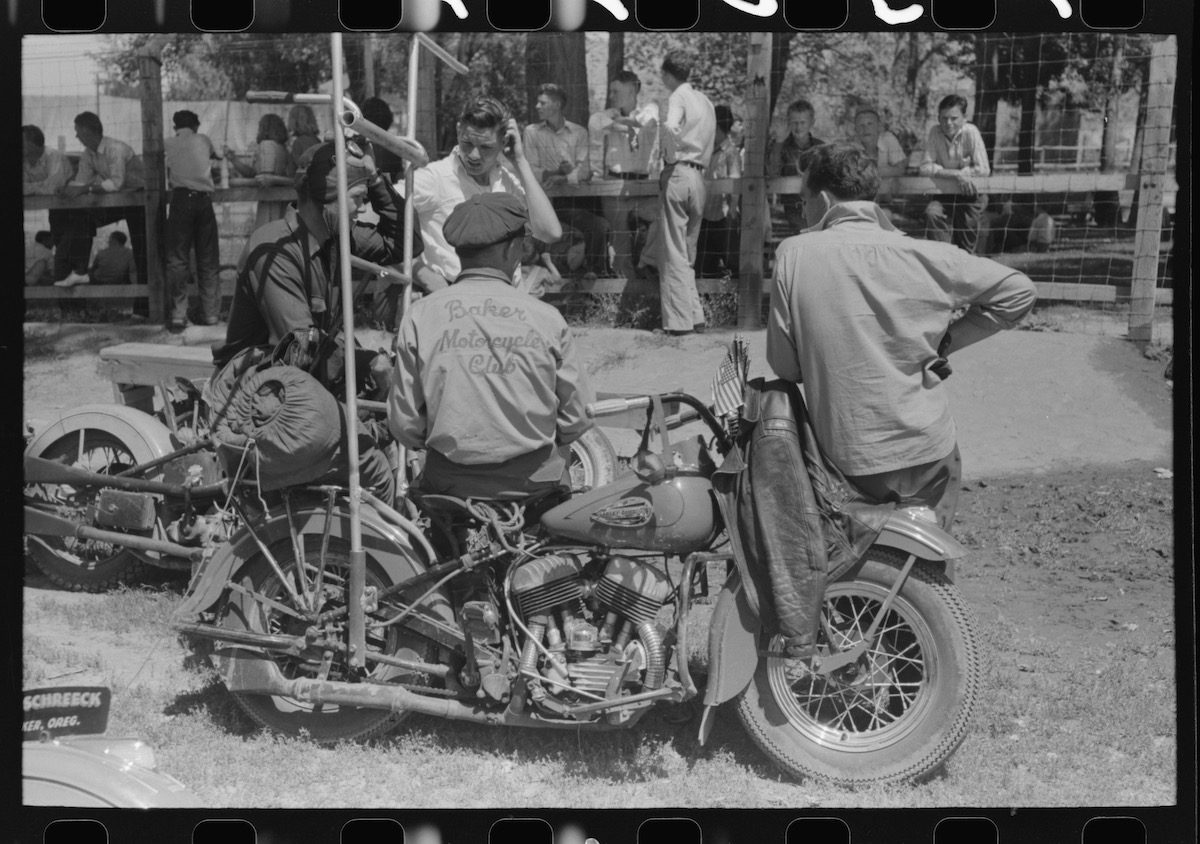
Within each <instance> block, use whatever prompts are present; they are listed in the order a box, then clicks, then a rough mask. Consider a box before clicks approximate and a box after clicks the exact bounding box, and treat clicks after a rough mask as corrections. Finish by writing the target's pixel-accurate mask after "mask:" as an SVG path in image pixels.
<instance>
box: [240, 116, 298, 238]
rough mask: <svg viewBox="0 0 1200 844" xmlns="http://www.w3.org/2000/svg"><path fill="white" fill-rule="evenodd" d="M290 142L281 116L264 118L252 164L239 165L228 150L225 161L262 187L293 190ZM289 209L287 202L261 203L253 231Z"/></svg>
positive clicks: (256, 141) (255, 145) (260, 121)
mask: <svg viewBox="0 0 1200 844" xmlns="http://www.w3.org/2000/svg"><path fill="white" fill-rule="evenodd" d="M287 139H288V131H287V127H286V126H285V125H284V123H283V118H282V117H280V116H279V115H278V114H264V115H263V116H262V119H261V120H259V121H258V135H257V137H255V139H254V158H253V159H252V161H251V162H250V163H249V164H247V163H245V162H243V161H239V160H238V158H237V157H236V156H235V155H234V154H233V152H232V151H231V150H228V149H227V150H225V157H226V158H227V159H228V160H229V164H230V166H232V167H233V169H234V170H235V171H236V173H237V175H239V176H242V177H243V178H253V179H254V181H255V183H256V184H257V185H258V186H259V187H262V188H265V187H273V186H288V187H290V186H291V184H292V174H293V173H294V172H295V170H296V168H295V166H294V165H293V164H292V158H291V156H290V155H289V154H288V150H287V146H286V145H287ZM287 206H288V201H287V200H266V199H264V200H261V201H260V202H259V203H258V212H257V213H256V214H255V218H254V227H255V228H258V227H259V226H261V225H263V224H265V223H269V222H271V221H272V220H278V219H280V218H281V217H283V214H284V211H286V210H287Z"/></svg>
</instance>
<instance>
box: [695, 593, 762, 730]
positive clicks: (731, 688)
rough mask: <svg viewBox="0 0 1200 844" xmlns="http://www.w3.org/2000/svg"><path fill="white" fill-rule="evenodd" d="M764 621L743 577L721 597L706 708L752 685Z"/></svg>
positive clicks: (712, 630) (711, 638) (712, 628)
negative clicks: (753, 602) (748, 593)
mask: <svg viewBox="0 0 1200 844" xmlns="http://www.w3.org/2000/svg"><path fill="white" fill-rule="evenodd" d="M761 630H762V622H761V621H760V620H759V618H758V615H757V614H755V612H754V610H753V609H752V608H751V606H750V601H749V599H748V598H747V596H746V591H745V585H744V584H743V583H742V580H741V578H740V577H739V578H736V579H734V581H733V583H732V585H728V586H726V588H725V589H723V590H722V591H721V594H720V595H719V596H718V597H717V605H716V607H715V608H714V609H713V614H712V621H711V623H710V624H709V627H708V682H707V683H706V684H705V687H704V705H705V707H709V706H717V705H718V704H722V703H724V702H725V701H727V700H732V699H733V698H735V697H737V696H738V695H739V694H741V692H742V690H743V689H745V688H746V687H747V686H748V685H750V681H751V680H752V679H753V678H754V671H755V669H757V668H758V639H759V634H760V632H761Z"/></svg>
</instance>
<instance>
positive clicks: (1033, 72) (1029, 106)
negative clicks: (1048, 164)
mask: <svg viewBox="0 0 1200 844" xmlns="http://www.w3.org/2000/svg"><path fill="white" fill-rule="evenodd" d="M1039 38H1040V36H1037V35H1034V36H1027V35H1023V36H1018V37H1016V38H1014V39H1013V53H1014V54H1015V62H1014V64H1015V67H1014V69H1013V80H1012V81H1013V87H1015V88H1016V94H1017V96H1018V97H1019V100H1020V103H1021V128H1020V130H1018V132H1017V172H1018V173H1021V174H1023V175H1027V174H1030V173H1032V172H1033V164H1034V152H1035V147H1036V146H1037V93H1038V92H1037V88H1038V69H1037V64H1036V62H1035V61H1034V57H1035V56H1036V55H1037V45H1038V39H1039Z"/></svg>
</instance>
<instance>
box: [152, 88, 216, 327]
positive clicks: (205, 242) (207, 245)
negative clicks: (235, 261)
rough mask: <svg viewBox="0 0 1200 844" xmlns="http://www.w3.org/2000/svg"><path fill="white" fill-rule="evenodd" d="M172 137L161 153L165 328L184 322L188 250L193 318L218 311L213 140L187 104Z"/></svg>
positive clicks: (206, 319)
mask: <svg viewBox="0 0 1200 844" xmlns="http://www.w3.org/2000/svg"><path fill="white" fill-rule="evenodd" d="M172 122H173V123H174V125H175V137H173V138H167V142H166V147H165V157H166V162H167V181H168V183H169V184H170V186H171V210H170V214H169V215H168V216H167V249H166V252H167V287H168V289H169V290H170V295H171V314H170V316H169V317H168V321H167V327H168V328H169V329H171V330H172V331H182V330H183V329H184V328H186V327H187V320H188V295H187V283H188V278H189V277H190V275H191V269H190V263H191V262H190V255H191V252H192V249H193V248H195V250H196V277H197V278H196V281H197V284H198V286H199V288H200V307H199V309H198V311H197V312H196V313H195V314H193V318H194V319H193V321H195V322H197V323H200V324H203V325H216V324H217V320H218V318H219V317H220V313H221V280H220V278H218V276H217V271H218V269H219V268H220V264H221V259H220V254H219V248H218V247H219V241H218V237H217V216H216V214H215V213H214V212H213V205H212V192H213V179H212V166H213V161H214V160H217V154H216V151H215V150H214V149H213V144H212V141H211V140H209V138H208V136H207V135H201V134H199V133H198V132H197V130H198V129H199V128H200V118H199V117H198V116H197V115H196V113H195V112H194V111H188V110H186V109H184V110H182V111H177V112H175V114H174V116H173V120H172Z"/></svg>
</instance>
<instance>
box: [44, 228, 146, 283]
mask: <svg viewBox="0 0 1200 844" xmlns="http://www.w3.org/2000/svg"><path fill="white" fill-rule="evenodd" d="M128 241H129V238H128V237H126V236H125V232H122V231H115V232H113V233H112V234H110V235H109V236H108V246H106V247H105V248H103V249H101V250H100V251H99V252H97V253H96V257H95V258H93V259H92V266H91V267H90V268H89V269H88V271H87V274H86V275H85V274H84V273H74V272H73V273H71V274H70V275H68V276H67V277H66V278H64V279H63V280H62V281H56V282H54V286H55V287H74V286H75V285H77V284H89V283H94V284H137V283H138V274H137V263H136V262H135V261H134V260H133V250H132V249H130V248H129V247H128V246H126V245H125V244H126V243H127V242H128Z"/></svg>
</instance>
